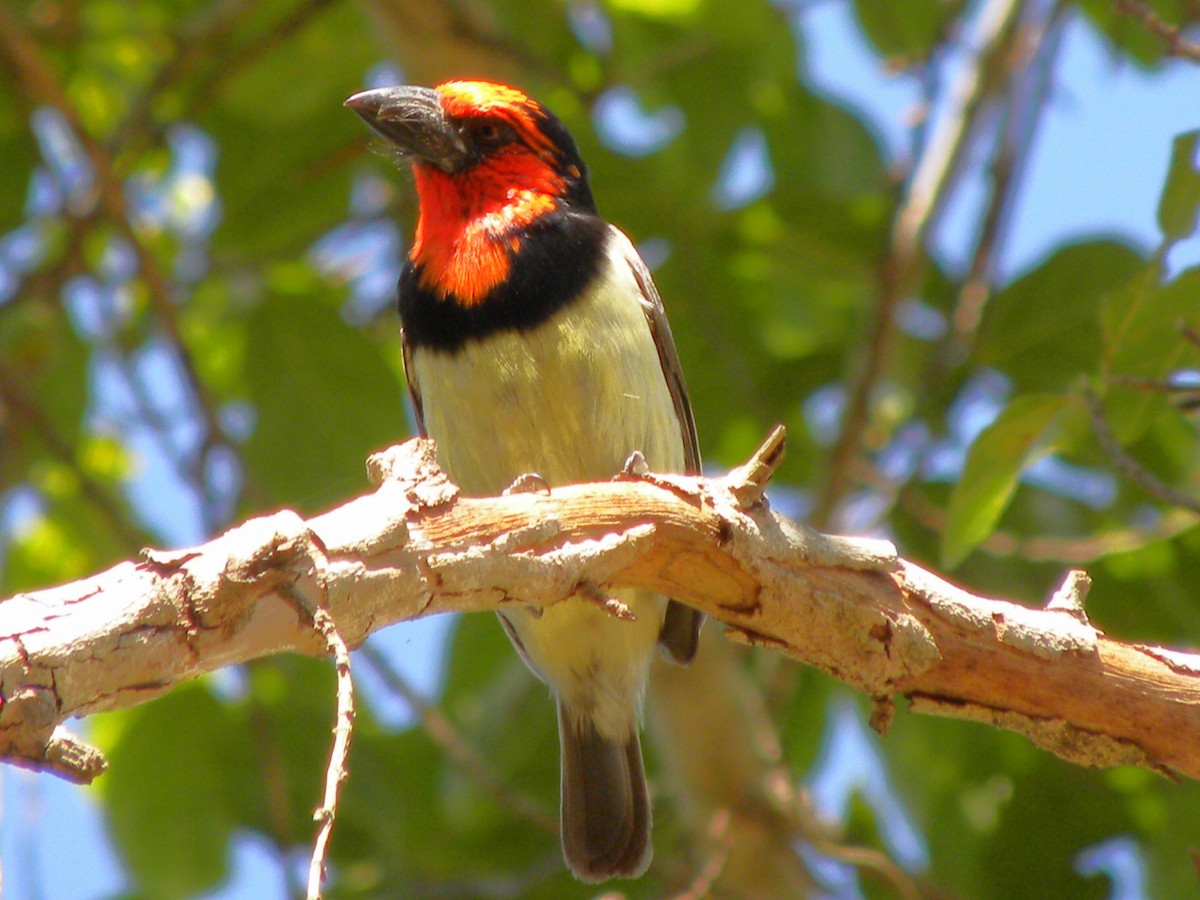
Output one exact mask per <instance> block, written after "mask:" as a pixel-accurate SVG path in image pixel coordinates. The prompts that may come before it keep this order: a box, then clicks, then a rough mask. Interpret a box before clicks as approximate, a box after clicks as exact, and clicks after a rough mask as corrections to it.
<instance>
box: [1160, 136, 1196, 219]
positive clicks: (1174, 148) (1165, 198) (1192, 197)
mask: <svg viewBox="0 0 1200 900" xmlns="http://www.w3.org/2000/svg"><path fill="white" fill-rule="evenodd" d="M1198 144H1200V129H1198V130H1196V131H1188V132H1186V133H1184V134H1181V135H1179V136H1177V137H1176V138H1175V140H1174V141H1173V142H1172V144H1171V166H1170V168H1169V169H1168V170H1167V183H1166V184H1165V185H1163V191H1162V196H1161V197H1159V200H1158V227H1159V228H1160V229H1162V233H1163V237H1164V238H1166V239H1167V241H1170V242H1174V241H1179V240H1183V239H1184V238H1186V237H1188V236H1189V235H1191V234H1192V232H1194V231H1195V230H1196V215H1197V212H1200V169H1198V168H1197V167H1196V148H1197V145H1198Z"/></svg>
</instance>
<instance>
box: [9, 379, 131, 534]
mask: <svg viewBox="0 0 1200 900" xmlns="http://www.w3.org/2000/svg"><path fill="white" fill-rule="evenodd" d="M0 400H2V401H3V404H4V405H5V406H7V407H9V408H10V409H11V410H13V411H14V412H15V413H16V414H17V416H18V418H19V420H20V422H23V423H24V424H26V425H27V426H28V427H29V429H30V431H31V432H33V433H34V434H36V435H37V437H38V439H39V440H40V441H41V442H42V444H43V445H44V446H45V447H46V449H47V450H48V451H49V452H50V455H51V456H53V457H54V458H56V459H57V460H58V461H59V462H61V463H62V464H63V465H65V466H67V467H68V468H70V470H71V471H72V473H74V475H75V477H76V478H77V479H78V481H79V490H80V492H81V493H82V494H83V496H84V498H85V499H87V501H88V502H89V503H90V504H91V505H92V506H93V507H94V508H95V509H96V511H97V512H99V513H100V514H101V515H102V516H103V517H104V518H105V519H106V520H107V521H108V524H109V525H110V526H111V527H112V529H113V532H114V534H116V536H117V537H118V538H119V539H120V541H121V543H122V544H124V545H125V548H126V550H127V551H129V552H131V553H136V552H137V551H138V550H140V549H141V548H142V547H143V546H145V544H146V538H145V535H144V533H143V532H142V531H141V529H139V528H138V527H137V526H136V525H134V524H133V523H132V522H130V521H129V519H128V516H127V509H126V507H125V506H124V505H123V504H121V503H120V502H119V501H118V500H117V499H116V498H115V497H113V495H112V493H111V492H110V491H109V489H108V488H107V486H105V485H104V484H102V483H101V482H100V481H98V480H97V479H96V478H95V477H94V476H93V475H92V473H91V472H89V471H88V470H87V467H86V466H84V465H83V463H81V462H80V461H79V457H78V455H77V454H76V452H75V448H74V447H72V446H71V443H70V442H69V441H68V440H67V439H66V438H65V437H63V436H62V435H61V434H60V433H59V431H58V429H57V428H56V427H55V425H54V423H53V422H52V421H50V418H49V416H47V415H46V414H45V412H43V411H42V409H41V407H40V406H38V404H37V403H36V402H35V401H34V400H33V399H32V398H31V397H29V396H28V395H27V394H26V393H25V391H24V389H23V388H22V387H21V384H20V382H19V380H18V378H17V376H16V374H15V373H13V372H11V371H9V369H8V367H7V366H6V365H5V364H4V363H3V362H0Z"/></svg>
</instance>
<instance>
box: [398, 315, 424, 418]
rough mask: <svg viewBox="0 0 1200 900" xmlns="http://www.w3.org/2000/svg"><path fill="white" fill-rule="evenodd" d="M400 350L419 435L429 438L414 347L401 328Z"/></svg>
mask: <svg viewBox="0 0 1200 900" xmlns="http://www.w3.org/2000/svg"><path fill="white" fill-rule="evenodd" d="M400 350H401V353H403V355H404V380H405V381H406V382H408V398H409V399H410V400H411V401H412V409H413V418H414V419H416V420H417V434H419V435H420V436H421V437H429V433H428V432H427V431H426V430H425V410H424V409H422V408H421V391H420V389H419V388H418V387H417V370H416V369H415V368H414V367H413V361H412V345H411V344H409V342H408V338H407V337H405V335H404V327H403V326H401V327H400Z"/></svg>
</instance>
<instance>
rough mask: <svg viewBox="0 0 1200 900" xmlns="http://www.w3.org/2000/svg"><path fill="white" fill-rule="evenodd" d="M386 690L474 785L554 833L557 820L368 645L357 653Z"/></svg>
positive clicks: (556, 832) (389, 662)
mask: <svg viewBox="0 0 1200 900" xmlns="http://www.w3.org/2000/svg"><path fill="white" fill-rule="evenodd" d="M357 653H358V654H359V655H360V656H362V657H363V658H364V659H365V660H366V661H367V663H368V664H369V665H370V666H371V668H372V669H374V670H375V673H376V674H377V675H378V676H379V677H380V679H382V681H383V683H384V684H386V685H387V686H388V689H389V690H391V691H393V692H394V693H395V694H396V695H397V696H398V697H400V698H401V699H402V700H403V701H404V702H405V703H407V704H408V706H409V708H410V709H411V710H412V711H413V712H414V713H416V715H417V718H419V719H420V720H421V727H423V728H424V729H425V732H426V734H428V735H429V737H430V738H431V739H432V740H433V742H434V743H435V744H437V745H438V746H439V747H441V748H442V750H443V752H445V754H446V755H447V756H448V757H449V758H450V759H452V760H453V761H454V762H455V764H456V765H458V767H459V768H460V769H462V771H463V772H464V773H465V774H466V775H467V776H468V777H469V778H470V779H471V780H472V781H474V782H475V783H476V784H478V785H479V786H480V787H482V788H483V789H484V790H486V791H487V792H488V793H489V794H491V795H492V796H493V797H495V798H496V799H497V800H498V801H499V802H500V803H501V804H503V805H504V806H507V807H508V808H509V809H511V810H512V811H513V812H515V813H516V814H517V815H519V816H521V818H523V819H525V820H526V821H527V822H530V823H531V824H533V825H536V826H537V827H538V828H540V829H541V830H542V831H545V832H547V833H548V834H555V835H556V834H558V819H557V818H556V817H555V816H554V814H553V813H551V812H550V811H549V810H547V809H546V808H545V807H543V806H542V805H541V804H540V803H538V801H537V800H534V799H533V798H532V797H530V796H529V795H527V794H524V793H522V792H521V791H519V790H517V789H516V788H514V787H513V786H512V785H510V784H509V783H508V782H507V781H505V780H504V779H503V778H501V777H500V776H499V775H498V774H497V773H496V770H495V769H493V768H492V767H491V765H490V764H489V763H488V761H487V760H486V759H484V757H483V756H482V755H480V753H479V751H477V750H476V749H475V748H474V747H472V746H471V744H470V742H469V741H467V739H466V738H464V737H463V736H462V735H461V734H460V733H459V731H458V729H457V728H456V727H455V725H454V723H453V722H452V721H450V718H449V717H448V716H447V715H446V714H445V713H444V712H442V711H441V710H440V709H438V707H436V706H434V705H433V704H432V703H430V702H429V701H428V700H426V699H425V698H424V697H422V696H421V695H420V693H419V692H418V691H417V690H416V689H415V688H413V686H412V685H410V684H409V683H408V681H407V680H406V679H405V678H404V676H403V675H402V674H401V673H400V672H399V671H398V670H397V669H396V667H395V666H393V665H392V664H391V661H390V660H388V658H387V657H386V656H385V655H384V654H383V653H381V652H380V651H379V649H378V648H376V647H373V646H372V645H371V644H369V643H368V644H364V645H363V646H362V647H360V648H359V649H358V650H357Z"/></svg>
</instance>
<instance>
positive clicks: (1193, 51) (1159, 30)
mask: <svg viewBox="0 0 1200 900" xmlns="http://www.w3.org/2000/svg"><path fill="white" fill-rule="evenodd" d="M1113 5H1114V6H1115V8H1116V10H1117V12H1118V13H1119V14H1120V15H1123V16H1132V17H1133V18H1135V19H1137V20H1138V21H1139V22H1141V23H1142V27H1143V28H1145V29H1146V30H1147V31H1149V32H1150V33H1151V34H1153V35H1154V36H1155V37H1156V38H1158V39H1159V40H1161V41H1162V42H1163V43H1164V44H1166V45H1167V54H1168V55H1169V56H1178V57H1181V58H1183V59H1190V60H1191V61H1192V62H1194V63H1200V44H1197V43H1195V42H1193V41H1189V40H1186V39H1185V38H1183V37H1181V36H1180V28H1179V26H1178V25H1172V24H1170V23H1168V22H1164V21H1163V20H1162V19H1161V18H1160V17H1159V15H1158V13H1156V12H1155V11H1154V9H1153V8H1152V7H1151V6H1150V4H1149V3H1144V2H1142V0H1115V2H1114V4H1113Z"/></svg>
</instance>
